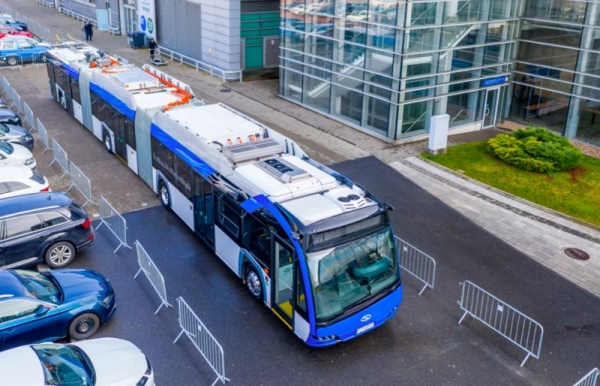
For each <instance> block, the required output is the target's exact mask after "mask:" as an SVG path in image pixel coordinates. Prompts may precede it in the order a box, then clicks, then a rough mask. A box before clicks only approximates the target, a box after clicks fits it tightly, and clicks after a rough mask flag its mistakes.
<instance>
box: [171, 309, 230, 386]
mask: <svg viewBox="0 0 600 386" xmlns="http://www.w3.org/2000/svg"><path fill="white" fill-rule="evenodd" d="M177 308H178V309H179V317H178V321H179V326H180V327H181V332H180V333H179V335H177V338H176V339H175V340H174V341H173V343H177V341H178V340H179V338H180V337H181V335H183V333H184V332H185V334H186V335H187V337H188V338H190V340H191V341H192V343H193V344H194V346H196V348H197V349H198V351H200V354H202V356H203V357H204V359H205V360H206V362H207V363H208V365H209V366H210V368H211V369H213V371H214V372H215V373H216V374H217V379H215V381H214V382H213V383H212V386H214V385H215V383H217V382H218V381H221V382H222V383H223V384H225V382H227V381H230V379H229V378H226V377H225V354H224V353H223V348H222V347H221V345H220V344H219V342H217V340H216V339H215V337H214V336H213V335H212V334H211V333H210V331H208V329H207V328H206V326H205V325H204V323H202V321H201V320H200V318H199V317H198V316H196V314H195V313H194V311H192V309H191V308H190V306H188V305H187V303H186V302H185V300H183V298H182V297H178V298H177Z"/></svg>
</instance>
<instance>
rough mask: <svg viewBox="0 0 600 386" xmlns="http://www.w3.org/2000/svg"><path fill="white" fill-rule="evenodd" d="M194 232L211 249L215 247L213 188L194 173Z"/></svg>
mask: <svg viewBox="0 0 600 386" xmlns="http://www.w3.org/2000/svg"><path fill="white" fill-rule="evenodd" d="M193 180H194V191H193V197H192V200H193V204H194V230H195V232H196V234H197V235H198V236H199V237H200V238H201V239H202V240H204V241H205V242H206V244H208V246H209V247H210V248H211V249H214V246H215V216H214V208H215V206H214V205H215V202H214V201H215V200H214V192H213V186H212V184H211V183H210V182H208V181H207V180H206V179H205V178H204V177H202V176H201V175H200V174H198V173H196V172H195V171H194V178H193Z"/></svg>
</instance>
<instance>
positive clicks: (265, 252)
mask: <svg viewBox="0 0 600 386" xmlns="http://www.w3.org/2000/svg"><path fill="white" fill-rule="evenodd" d="M243 228H244V235H243V238H242V245H243V246H244V247H245V248H247V249H248V250H249V251H250V252H252V254H253V255H254V256H256V257H257V258H258V260H260V261H261V262H262V263H264V264H265V265H266V266H267V267H268V266H269V255H270V253H269V250H270V247H271V233H270V231H269V228H268V227H267V226H266V225H264V224H263V223H262V222H261V221H259V220H258V219H257V218H256V217H254V216H253V215H251V214H249V213H247V214H246V216H244V223H243Z"/></svg>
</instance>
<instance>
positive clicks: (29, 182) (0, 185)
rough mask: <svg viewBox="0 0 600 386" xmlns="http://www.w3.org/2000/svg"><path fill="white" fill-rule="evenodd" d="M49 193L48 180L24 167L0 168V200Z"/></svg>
mask: <svg viewBox="0 0 600 386" xmlns="http://www.w3.org/2000/svg"><path fill="white" fill-rule="evenodd" d="M49 191H50V184H49V183H48V179H47V178H46V177H44V176H43V175H42V174H41V173H38V172H35V171H33V170H31V169H29V168H28V167H27V166H25V165H22V166H4V167H0V199H2V198H8V197H14V196H22V195H24V194H30V193H38V192H49Z"/></svg>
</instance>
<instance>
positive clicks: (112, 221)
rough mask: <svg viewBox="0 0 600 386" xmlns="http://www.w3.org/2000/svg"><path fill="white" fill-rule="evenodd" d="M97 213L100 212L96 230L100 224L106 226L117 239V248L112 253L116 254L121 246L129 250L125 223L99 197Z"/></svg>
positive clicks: (104, 199) (119, 215)
mask: <svg viewBox="0 0 600 386" xmlns="http://www.w3.org/2000/svg"><path fill="white" fill-rule="evenodd" d="M98 211H99V212H100V225H98V226H97V227H96V230H98V229H99V228H100V227H101V226H102V224H106V226H107V227H108V229H109V230H110V231H111V232H112V234H113V235H115V236H116V238H117V239H119V246H118V247H117V249H115V251H114V252H113V253H117V251H118V250H119V248H121V247H122V246H124V247H127V248H129V249H131V247H130V246H129V245H128V244H127V222H126V221H125V219H124V218H123V216H121V214H119V212H117V211H116V210H115V208H113V207H112V205H110V204H109V203H108V201H106V198H104V197H103V196H100V202H99V204H98Z"/></svg>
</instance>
